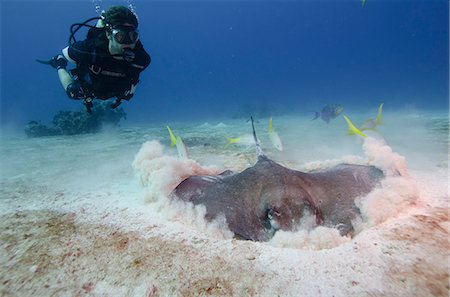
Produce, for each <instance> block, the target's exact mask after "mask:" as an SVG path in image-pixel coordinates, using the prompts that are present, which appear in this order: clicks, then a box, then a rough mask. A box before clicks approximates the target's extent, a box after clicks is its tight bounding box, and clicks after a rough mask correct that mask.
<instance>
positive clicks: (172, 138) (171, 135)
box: [166, 126, 177, 147]
mask: <svg viewBox="0 0 450 297" xmlns="http://www.w3.org/2000/svg"><path fill="white" fill-rule="evenodd" d="M166 127H167V130H169V134H170V147H174V146H175V145H176V144H177V139H176V138H175V135H173V133H172V130H170V127H169V126H166Z"/></svg>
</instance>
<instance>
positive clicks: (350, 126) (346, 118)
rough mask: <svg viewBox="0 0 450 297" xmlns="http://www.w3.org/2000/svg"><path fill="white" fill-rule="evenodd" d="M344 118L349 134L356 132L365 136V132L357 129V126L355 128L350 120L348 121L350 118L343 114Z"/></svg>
mask: <svg viewBox="0 0 450 297" xmlns="http://www.w3.org/2000/svg"><path fill="white" fill-rule="evenodd" d="M344 119H345V121H346V122H347V125H348V134H349V135H353V134H358V135H359V136H361V137H363V138H366V137H367V135H366V134H364V133H362V132H361V130H359V129H358V128H356V126H355V125H353V123H352V121H350V119H349V118H348V117H347V116H346V115H344Z"/></svg>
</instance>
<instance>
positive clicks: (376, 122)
mask: <svg viewBox="0 0 450 297" xmlns="http://www.w3.org/2000/svg"><path fill="white" fill-rule="evenodd" d="M383 104H384V103H381V104H380V106H379V107H378V113H377V118H376V119H375V124H377V125H380V124H381V113H382V112H383Z"/></svg>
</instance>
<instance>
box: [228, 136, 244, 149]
mask: <svg viewBox="0 0 450 297" xmlns="http://www.w3.org/2000/svg"><path fill="white" fill-rule="evenodd" d="M225 137H226V138H227V139H228V142H227V144H226V145H225V146H226V147H227V146H229V145H230V144H233V143H237V142H238V141H239V139H241V138H240V137H236V138H231V137H228V136H225Z"/></svg>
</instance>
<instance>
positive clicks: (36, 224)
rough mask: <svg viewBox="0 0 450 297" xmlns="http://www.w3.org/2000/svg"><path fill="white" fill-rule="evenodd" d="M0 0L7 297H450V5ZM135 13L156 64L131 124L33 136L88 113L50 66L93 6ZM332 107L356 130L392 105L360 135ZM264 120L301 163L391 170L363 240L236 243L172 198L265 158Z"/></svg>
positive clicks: (280, 159) (288, 160)
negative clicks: (201, 179)
mask: <svg viewBox="0 0 450 297" xmlns="http://www.w3.org/2000/svg"><path fill="white" fill-rule="evenodd" d="M0 1H1V2H0V10H1V15H0V24H1V28H0V29H1V35H0V37H1V46H0V54H1V62H0V63H1V64H0V69H1V76H0V80H1V85H0V87H1V97H0V104H1V117H0V118H1V127H0V128H1V129H0V134H1V135H0V136H1V138H0V238H1V239H2V242H1V246H2V254H1V255H2V256H3V257H0V283H1V284H2V285H3V287H1V289H0V292H1V293H3V294H5V295H8V296H9V295H11V296H13V295H21V296H27V295H30V296H31V295H33V296H50V295H58V294H64V295H70V296H75V295H77V296H78V295H86V294H87V295H89V294H91V295H102V296H104V295H109V296H156V295H159V296H173V295H180V296H197V295H205V292H206V293H208V294H211V295H219V296H254V295H256V296H274V295H277V296H298V292H302V295H304V296H332V295H333V296H408V297H410V296H448V292H449V288H448V271H449V264H448V261H447V260H448V234H449V232H450V229H449V226H450V223H449V216H448V205H449V201H450V196H449V191H448V190H449V189H448V177H449V171H448V161H449V138H448V135H449V119H448V105H449V102H448V96H449V86H448V84H449V82H448V78H449V74H448V59H449V57H448V54H449V51H448V47H449V39H448V33H449V27H448V14H449V4H448V1H382V0H367V1H366V5H365V7H362V4H361V1H358V0H355V1H353V0H352V1H312V0H311V1H130V0H128V1H125V0H124V1H102V0H96V1H91V0H85V1H31V0H30V1H4V0H0ZM130 3H131V4H132V5H133V6H134V7H135V9H136V12H137V14H138V16H139V21H140V34H141V40H142V42H143V44H144V46H145V47H146V49H147V50H148V52H149V53H150V54H151V56H152V59H153V62H152V64H151V65H150V67H149V68H148V69H147V70H146V71H145V72H144V73H143V74H142V76H141V82H140V84H139V86H138V89H137V93H136V95H135V97H134V98H133V99H132V100H131V101H130V102H125V103H124V104H123V105H122V106H121V107H123V108H124V110H125V111H126V113H127V115H128V116H127V119H126V120H122V122H121V126H120V127H118V128H117V129H111V128H110V127H104V129H102V130H101V131H99V133H95V134H94V133H86V134H81V135H57V136H49V137H34V138H33V137H26V135H25V133H24V127H25V125H26V124H27V123H28V121H30V120H41V121H42V122H43V123H45V124H48V123H50V122H51V120H52V118H53V116H54V114H55V113H56V112H58V111H60V110H72V111H77V110H81V109H82V104H81V102H79V101H73V100H70V99H68V98H67V97H66V95H65V92H64V91H63V90H62V88H61V86H60V84H59V81H58V78H57V75H56V73H55V70H53V69H51V68H50V67H48V66H44V65H42V64H38V63H37V62H36V61H35V59H37V58H38V59H47V58H50V57H52V56H54V55H55V54H57V53H59V51H60V50H61V49H62V48H64V47H65V46H66V45H67V40H68V35H69V27H70V25H71V24H73V23H76V22H80V21H84V20H86V19H88V18H90V17H93V16H95V15H96V9H95V8H96V7H95V5H99V6H100V9H106V8H107V7H108V6H109V5H112V4H122V5H129V4H130ZM84 33H85V32H81V33H80V36H77V37H78V38H82V36H83V34H84ZM329 103H331V104H332V103H336V104H341V105H342V106H343V107H344V113H343V114H342V115H344V114H345V115H347V116H348V117H350V118H351V119H352V121H353V122H354V123H355V125H357V126H358V127H361V126H362V125H363V123H364V122H365V121H366V120H367V119H369V118H372V119H373V118H375V116H376V114H377V107H378V106H379V105H380V103H384V106H383V117H382V123H381V124H380V125H378V126H377V129H376V131H364V132H365V133H367V134H368V135H369V137H367V138H364V139H363V138H361V137H358V136H355V135H347V124H346V123H345V121H344V120H343V117H342V115H340V116H339V117H337V118H336V119H332V120H331V121H330V123H329V124H327V123H325V122H324V121H322V120H321V119H317V120H314V121H312V120H311V119H312V117H313V112H312V111H318V110H321V109H322V107H323V106H324V105H325V104H329ZM250 114H259V116H258V117H257V121H256V122H255V129H256V133H257V135H258V138H259V140H260V142H261V143H260V145H261V149H262V150H263V152H264V153H265V154H266V155H267V156H268V157H269V158H270V159H272V160H273V161H274V162H277V163H279V164H281V165H283V166H285V167H288V168H291V169H295V170H300V171H311V170H326V169H327V168H331V167H333V166H334V165H337V164H341V163H350V164H361V165H373V166H376V167H378V168H380V169H382V170H383V172H385V173H386V178H385V179H384V180H383V181H382V182H381V183H380V184H379V185H378V186H377V187H376V188H375V189H373V191H371V192H370V193H368V194H367V195H363V196H362V197H358V198H357V199H355V206H356V207H357V208H358V209H359V210H361V217H359V216H358V219H359V220H355V222H352V224H353V223H354V226H355V229H356V231H357V233H356V235H355V236H354V237H353V238H350V237H347V236H340V235H339V234H338V232H337V230H336V229H335V228H325V227H323V226H318V227H317V228H315V226H309V227H308V226H306V228H303V227H305V226H304V225H300V226H298V227H299V228H298V230H291V231H296V232H283V231H281V230H280V231H279V232H277V233H276V237H275V238H274V239H273V240H271V241H270V242H268V243H253V242H250V241H242V240H236V239H234V238H232V236H233V234H232V233H231V231H230V230H228V228H227V226H226V224H216V222H213V223H210V222H207V221H205V212H204V211H205V210H204V208H202V206H198V207H197V208H195V209H194V208H192V207H191V206H192V205H186V204H183V203H181V204H179V203H178V202H180V201H176V200H175V201H174V200H173V199H169V194H170V193H171V191H172V190H173V189H174V188H175V187H176V186H177V185H178V184H179V182H181V181H182V180H183V179H184V178H186V177H188V176H191V175H195V174H205V173H204V172H210V173H208V174H216V173H218V172H222V171H224V170H233V171H235V172H240V171H242V170H244V169H245V168H249V167H251V166H253V165H254V164H255V162H256V159H257V158H256V154H255V142H254V138H253V135H252V133H251V125H250V123H249V122H246V120H247V118H248V116H249V115H250ZM272 115H273V127H274V129H275V131H276V132H277V133H278V135H279V138H280V139H281V141H282V143H283V147H284V149H283V151H279V150H278V149H277V148H276V147H274V146H273V144H272V143H271V139H272V138H271V136H270V135H269V133H268V123H269V117H270V116H272ZM166 125H169V126H170V127H171V129H172V130H173V132H174V133H175V134H176V135H177V136H180V137H182V139H183V141H184V143H185V145H186V147H187V151H188V153H189V159H187V160H186V159H183V158H179V156H178V154H177V149H176V148H174V147H170V146H169V144H170V138H169V134H168V131H167V128H166ZM3 132H5V133H3ZM369 133H370V134H369ZM227 137H230V138H239V141H238V142H237V143H235V144H229V143H228V140H227ZM355 178H356V177H355ZM358 182H360V181H358ZM254 185H255V183H248V185H247V186H248V187H249V192H250V193H256V194H257V193H258V191H257V190H254V189H255V188H252V187H253V186H254ZM280 186H282V185H280ZM324 186H325V187H327V185H326V184H325V185H324ZM275 188H276V186H275ZM252 189H253V192H252ZM243 198H245V196H244V197H243ZM243 205H244V206H243V207H242V208H241V210H242V211H244V210H246V209H247V208H246V207H252V206H253V205H252V204H251V203H250V204H249V205H245V203H244V204H243ZM256 207H259V205H256ZM202 211H203V212H202ZM244 215H245V212H244ZM219 223H220V221H219ZM222 223H224V222H223V221H222ZM306 223H308V222H306ZM313 227H314V228H313ZM311 228H313V229H311Z"/></svg>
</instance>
